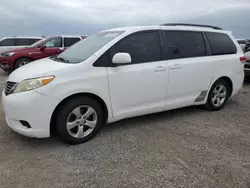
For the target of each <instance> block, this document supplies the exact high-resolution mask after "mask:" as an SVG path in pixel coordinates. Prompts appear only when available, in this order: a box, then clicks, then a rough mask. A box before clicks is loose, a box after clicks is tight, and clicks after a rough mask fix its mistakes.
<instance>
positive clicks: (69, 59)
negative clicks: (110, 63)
mask: <svg viewBox="0 0 250 188" xmlns="http://www.w3.org/2000/svg"><path fill="white" fill-rule="evenodd" d="M123 32H124V31H107V32H100V33H97V34H94V35H92V36H90V37H87V38H85V39H83V40H82V41H80V42H77V43H75V44H74V45H72V46H71V47H70V48H68V49H67V50H65V51H64V52H62V53H61V54H60V55H58V56H57V59H64V61H62V62H64V63H80V62H82V61H84V60H86V59H88V58H89V57H90V56H92V55H93V54H94V53H95V52H96V51H98V50H99V49H100V48H102V47H103V46H105V45H106V44H107V43H109V42H110V41H111V40H113V39H114V38H116V37H117V36H119V35H120V34H122V33H123Z"/></svg>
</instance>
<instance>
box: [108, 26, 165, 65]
mask: <svg viewBox="0 0 250 188" xmlns="http://www.w3.org/2000/svg"><path fill="white" fill-rule="evenodd" d="M118 52H127V53H129V54H130V55H131V59H132V63H143V62H152V61H159V60H160V54H161V52H160V40H159V33H158V31H152V32H144V33H137V34H132V35H131V36H128V37H126V38H125V39H124V40H122V41H121V42H119V43H118V44H116V45H115V46H114V47H113V48H112V53H111V54H112V56H111V57H113V55H114V54H115V53H118Z"/></svg>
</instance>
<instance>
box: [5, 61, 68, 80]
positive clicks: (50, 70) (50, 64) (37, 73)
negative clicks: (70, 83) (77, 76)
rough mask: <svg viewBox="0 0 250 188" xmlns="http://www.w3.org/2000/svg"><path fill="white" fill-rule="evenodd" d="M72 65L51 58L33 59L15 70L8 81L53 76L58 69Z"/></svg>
mask: <svg viewBox="0 0 250 188" xmlns="http://www.w3.org/2000/svg"><path fill="white" fill-rule="evenodd" d="M69 67H72V64H68V63H61V62H57V61H53V60H51V59H49V58H44V59H40V60H37V61H32V62H31V63H29V64H27V65H24V66H23V67H20V68H18V69H16V70H15V71H13V72H12V73H11V74H10V75H9V78H8V79H7V80H8V81H13V82H20V81H22V80H25V79H29V78H35V77H41V76H51V75H55V74H56V71H58V70H61V69H65V68H66V70H67V68H69Z"/></svg>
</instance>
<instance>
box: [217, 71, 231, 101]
mask: <svg viewBox="0 0 250 188" xmlns="http://www.w3.org/2000/svg"><path fill="white" fill-rule="evenodd" d="M219 79H222V80H224V81H226V82H227V83H228V85H229V86H230V91H229V97H231V95H232V92H233V82H232V80H231V79H230V78H228V77H227V76H223V77H220V78H219ZM219 79H218V80H219Z"/></svg>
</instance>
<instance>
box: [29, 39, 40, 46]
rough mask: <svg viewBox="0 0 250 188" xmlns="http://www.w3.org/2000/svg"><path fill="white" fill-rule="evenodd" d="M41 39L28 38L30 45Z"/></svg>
mask: <svg viewBox="0 0 250 188" xmlns="http://www.w3.org/2000/svg"><path fill="white" fill-rule="evenodd" d="M40 40H41V39H29V43H30V45H32V44H34V43H36V42H37V41H40Z"/></svg>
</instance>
